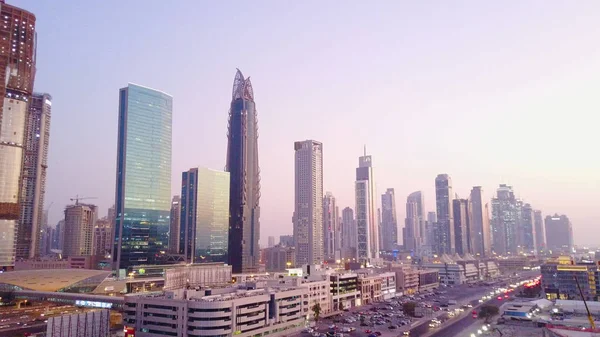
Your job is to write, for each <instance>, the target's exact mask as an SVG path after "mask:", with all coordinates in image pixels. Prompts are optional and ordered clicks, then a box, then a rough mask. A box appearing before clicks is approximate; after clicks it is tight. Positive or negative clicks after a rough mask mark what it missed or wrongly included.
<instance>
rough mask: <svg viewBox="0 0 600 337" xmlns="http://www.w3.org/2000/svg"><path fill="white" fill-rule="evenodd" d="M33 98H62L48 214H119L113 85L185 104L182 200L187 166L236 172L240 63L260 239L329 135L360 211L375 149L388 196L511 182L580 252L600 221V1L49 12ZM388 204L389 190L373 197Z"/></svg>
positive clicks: (175, 5)
mask: <svg viewBox="0 0 600 337" xmlns="http://www.w3.org/2000/svg"><path fill="white" fill-rule="evenodd" d="M7 2H8V3H10V4H13V5H16V6H18V7H21V8H24V9H27V10H29V11H31V12H33V13H35V14H36V16H37V34H38V35H37V36H38V51H37V74H36V82H35V89H36V91H40V92H48V93H50V94H51V95H52V96H53V105H52V125H51V136H50V153H49V159H48V160H49V168H48V179H47V192H46V203H45V204H46V208H49V213H50V223H52V224H54V223H56V222H57V221H58V220H60V219H61V217H62V216H63V214H62V212H63V209H64V206H65V205H66V204H69V203H70V201H69V198H71V197H73V196H75V195H80V196H88V197H96V198H97V199H90V200H88V201H89V202H93V203H96V204H97V205H99V207H100V215H101V216H102V215H105V213H106V211H107V208H108V207H109V206H111V205H112V204H113V203H114V187H115V166H116V141H117V114H118V110H117V105H118V104H117V103H118V90H119V88H121V87H124V86H126V85H127V83H128V82H132V83H137V84H141V85H144V86H148V87H152V88H156V89H159V90H162V91H165V92H167V93H169V94H171V95H172V96H173V100H174V103H173V106H174V108H173V163H172V170H173V171H172V175H173V179H172V191H173V194H174V195H175V194H179V192H180V185H181V172H182V171H185V170H187V169H189V168H190V167H197V166H205V167H209V168H213V169H223V168H224V166H225V155H226V141H227V114H228V109H229V104H230V101H231V87H232V84H233V78H234V75H235V70H236V68H239V69H240V70H241V71H242V72H243V73H244V75H245V76H250V77H251V78H252V84H253V88H254V93H255V100H256V106H257V110H258V118H259V161H260V168H261V183H262V190H261V191H262V193H261V194H262V196H261V219H260V221H261V238H260V240H261V243H262V244H266V242H267V237H268V236H270V235H275V236H279V235H284V234H291V233H292V222H291V219H292V212H293V209H294V150H293V143H294V141H297V140H304V139H315V140H318V141H321V142H323V156H324V188H325V190H326V191H331V192H332V193H333V194H334V196H335V197H336V198H337V201H338V205H339V207H340V211H341V209H342V208H344V207H347V206H350V207H352V208H354V197H353V195H354V180H355V168H356V167H357V166H358V157H359V156H360V155H362V152H363V146H364V145H366V146H367V152H368V153H369V154H371V155H372V156H373V166H374V171H375V181H376V188H377V193H378V195H380V194H381V193H383V192H385V190H386V189H387V188H394V189H395V192H396V207H397V209H398V219H399V221H398V223H399V225H400V226H402V224H403V223H404V221H403V219H404V215H405V202H406V196H407V195H408V194H409V193H411V192H413V191H417V190H422V191H423V192H424V194H425V206H426V210H427V211H433V210H434V209H435V196H434V179H435V177H436V175H437V174H439V173H447V174H449V175H450V176H451V177H452V180H453V185H454V191H455V192H456V193H457V194H458V195H459V196H460V197H463V198H466V197H468V193H469V191H470V189H471V188H472V186H483V188H484V191H485V192H486V195H487V197H488V198H491V197H492V195H493V193H494V192H495V189H496V188H497V186H498V184H500V183H507V184H511V185H513V186H514V189H515V192H516V195H517V196H518V197H520V198H522V199H523V200H525V201H526V202H529V203H531V204H532V205H533V207H534V208H535V209H541V210H542V212H543V214H544V215H547V214H554V213H559V214H566V215H567V216H568V217H569V218H570V219H571V221H572V222H573V228H574V237H575V243H576V244H580V245H585V244H596V243H597V240H596V237H595V235H589V234H590V233H593V234H597V233H598V231H597V228H598V225H600V211H599V208H598V203H599V202H600V178H599V174H600V157H599V155H598V154H599V153H600V151H599V150H598V147H599V146H600V139H599V137H598V134H599V133H598V127H597V125H598V124H599V123H600V117H599V115H598V112H599V111H600V100H599V99H598V98H599V97H600V95H599V94H598V92H599V91H600V76H599V75H600V43H598V41H600V2H598V1H593V0H589V1H587V0H581V1H555V0H550V1H533V0H531V1H502V2H493V1H451V2H449V1H427V0H426V1H391V0H389V1H377V2H364V1H354V0H350V1H343V2H342V1H317V0H307V1H296V2H293V1H275V0H273V1H262V0H258V1H194V0H178V1H164V0H163V1H157V0H146V1H142V0H132V1H117V0H106V1H100V0H96V1H69V0H54V1H39V0H13V1H11V0H8V1H7ZM378 202H379V203H380V197H378Z"/></svg>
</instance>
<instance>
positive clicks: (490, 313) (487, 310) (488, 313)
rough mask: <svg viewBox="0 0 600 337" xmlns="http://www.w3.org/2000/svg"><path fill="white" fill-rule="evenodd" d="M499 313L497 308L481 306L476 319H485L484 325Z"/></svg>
mask: <svg viewBox="0 0 600 337" xmlns="http://www.w3.org/2000/svg"><path fill="white" fill-rule="evenodd" d="M499 313H500V308H498V307H497V306H495V305H491V304H486V305H482V306H481V309H479V314H478V315H477V317H479V318H480V319H481V318H483V319H485V322H486V323H489V320H490V319H491V318H492V317H494V316H496V315H498V314H499Z"/></svg>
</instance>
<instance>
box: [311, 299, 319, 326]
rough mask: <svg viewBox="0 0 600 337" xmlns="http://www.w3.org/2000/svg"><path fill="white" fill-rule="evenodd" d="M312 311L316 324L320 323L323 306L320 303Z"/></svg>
mask: <svg viewBox="0 0 600 337" xmlns="http://www.w3.org/2000/svg"><path fill="white" fill-rule="evenodd" d="M312 311H313V313H314V314H315V322H318V321H319V316H321V304H319V303H318V302H317V303H316V304H315V305H313V306H312Z"/></svg>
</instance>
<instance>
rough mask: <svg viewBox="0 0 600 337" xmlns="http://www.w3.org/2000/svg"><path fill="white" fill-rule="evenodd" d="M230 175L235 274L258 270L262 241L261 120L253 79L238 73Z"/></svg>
mask: <svg viewBox="0 0 600 337" xmlns="http://www.w3.org/2000/svg"><path fill="white" fill-rule="evenodd" d="M225 171H227V172H229V174H230V179H231V183H230V185H229V191H230V192H229V214H230V216H229V245H228V246H229V255H228V256H229V264H230V265H231V266H232V267H233V272H234V273H242V272H244V273H245V272H254V271H257V270H258V264H259V254H260V252H259V246H258V241H259V237H260V168H259V165H258V116H257V112H256V104H255V103H254V90H253V89H252V83H251V82H250V78H249V77H248V78H244V75H242V72H241V71H239V69H238V70H237V72H236V74H235V79H234V81H233V93H232V97H231V107H230V109H229V123H228V132H227V163H226V165H225Z"/></svg>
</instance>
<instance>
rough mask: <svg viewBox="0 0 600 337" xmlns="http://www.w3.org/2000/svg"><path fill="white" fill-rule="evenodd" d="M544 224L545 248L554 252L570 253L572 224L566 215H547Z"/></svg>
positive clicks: (571, 248) (571, 247)
mask: <svg viewBox="0 0 600 337" xmlns="http://www.w3.org/2000/svg"><path fill="white" fill-rule="evenodd" d="M544 222H545V224H546V246H547V247H546V248H547V249H548V250H552V251H556V252H565V253H571V252H572V250H573V225H572V224H571V220H569V218H568V217H567V216H566V215H558V214H554V215H548V216H546V219H545V221H544Z"/></svg>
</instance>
